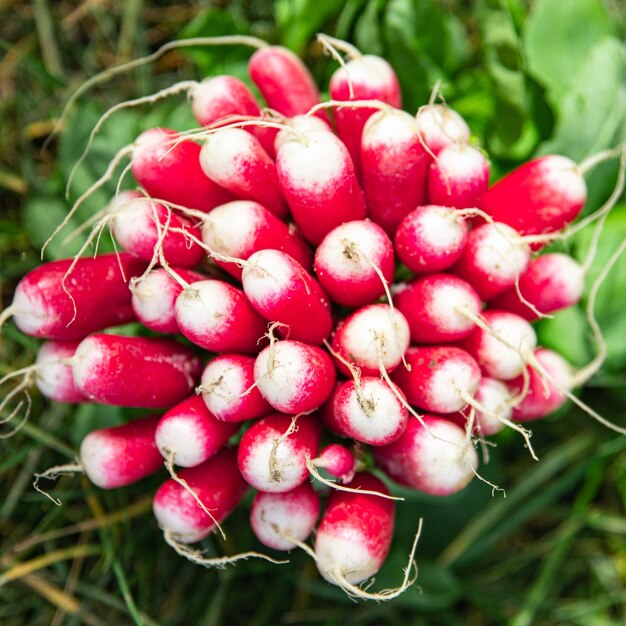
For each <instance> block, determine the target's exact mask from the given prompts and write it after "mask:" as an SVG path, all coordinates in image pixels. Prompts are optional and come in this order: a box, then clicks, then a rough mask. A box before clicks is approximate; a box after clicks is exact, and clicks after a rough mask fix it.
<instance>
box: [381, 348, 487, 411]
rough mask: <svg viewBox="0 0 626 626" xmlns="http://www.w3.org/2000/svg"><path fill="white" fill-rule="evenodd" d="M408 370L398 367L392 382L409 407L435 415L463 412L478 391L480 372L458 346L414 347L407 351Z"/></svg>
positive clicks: (474, 362) (476, 365) (471, 359)
mask: <svg viewBox="0 0 626 626" xmlns="http://www.w3.org/2000/svg"><path fill="white" fill-rule="evenodd" d="M406 360H407V363H408V364H409V368H410V369H407V368H404V367H399V368H398V369H397V370H396V371H395V372H394V373H393V374H392V375H391V378H392V380H393V382H394V383H396V385H398V387H400V389H401V390H402V391H403V392H404V395H405V396H406V399H407V400H408V401H409V404H411V405H413V406H416V407H418V408H420V409H424V410H425V411H428V412H432V413H454V412H456V411H460V410H461V409H463V408H464V407H465V406H466V405H467V404H468V402H469V401H471V399H472V396H473V395H474V394H475V393H476V390H477V389H478V384H479V382H480V368H479V367H478V363H476V361H475V360H474V359H473V358H472V357H471V356H470V355H469V354H468V353H467V352H466V351H465V350H461V348H457V347H456V346H433V347H412V348H409V349H408V350H407V353H406Z"/></svg>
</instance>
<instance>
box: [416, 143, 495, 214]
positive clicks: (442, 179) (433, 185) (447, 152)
mask: <svg viewBox="0 0 626 626" xmlns="http://www.w3.org/2000/svg"><path fill="white" fill-rule="evenodd" d="M488 184H489V162H488V161H487V159H486V158H485V156H484V155H483V153H482V152H481V151H480V150H479V149H478V148H475V147H474V146H470V145H467V144H450V145H449V146H446V147H445V148H443V149H442V150H441V152H439V154H438V155H437V160H436V161H434V162H433V163H432V164H431V166H430V171H429V172H428V202H429V203H431V204H439V205H443V206H450V207H454V208H456V209H469V208H473V207H477V206H480V203H481V200H482V197H483V196H484V195H485V192H486V191H487V186H488Z"/></svg>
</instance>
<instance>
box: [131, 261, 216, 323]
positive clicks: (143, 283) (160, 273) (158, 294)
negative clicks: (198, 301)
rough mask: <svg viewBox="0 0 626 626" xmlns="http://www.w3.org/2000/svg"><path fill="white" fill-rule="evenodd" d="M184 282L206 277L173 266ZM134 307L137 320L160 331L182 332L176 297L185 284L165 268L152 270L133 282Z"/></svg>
mask: <svg viewBox="0 0 626 626" xmlns="http://www.w3.org/2000/svg"><path fill="white" fill-rule="evenodd" d="M172 270H173V271H174V272H175V273H176V274H177V275H178V276H180V278H182V279H183V280H184V281H186V282H189V283H193V282H196V281H198V280H203V279H204V278H205V276H203V275H202V274H199V273H198V272H193V271H191V270H187V269H181V268H178V267H177V268H172ZM130 289H131V291H132V294H133V295H132V306H133V311H134V312H135V315H136V316H137V319H138V320H139V321H140V322H141V323H142V324H143V325H144V326H145V327H146V328H149V329H150V330H153V331H155V332H157V333H171V334H174V333H178V332H180V330H179V328H178V323H177V322H176V316H175V309H174V306H175V304H176V298H178V295H179V294H180V292H181V291H182V290H183V286H182V285H181V284H180V283H178V282H176V281H175V280H174V279H173V278H172V277H171V276H170V275H169V274H168V273H167V271H166V270H164V269H163V268H158V269H155V270H152V271H151V272H149V273H148V274H146V275H145V276H143V277H142V278H141V279H140V280H138V281H136V282H134V283H133V284H132V285H131V288H130Z"/></svg>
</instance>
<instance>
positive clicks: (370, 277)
mask: <svg viewBox="0 0 626 626" xmlns="http://www.w3.org/2000/svg"><path fill="white" fill-rule="evenodd" d="M394 271H395V263H394V255H393V245H392V243H391V241H390V239H389V237H388V236H387V234H386V233H385V231H384V230H383V229H382V228H381V227H380V226H377V225H376V224H374V222H370V221H369V220H357V221H354V222H346V223H345V224H342V225H341V226H337V228H334V229H333V230H331V231H330V232H329V233H328V234H327V235H326V237H324V239H323V241H322V243H321V244H320V245H319V246H318V248H317V250H316V252H315V273H316V274H317V277H318V279H319V281H320V283H321V285H322V287H323V288H324V289H325V291H326V293H328V295H329V296H330V298H331V299H332V301H333V302H336V303H337V304H341V305H344V306H349V307H360V306H363V305H365V304H369V303H370V302H372V301H373V300H376V299H377V298H380V297H381V296H382V295H383V294H384V293H385V287H386V284H385V283H391V282H392V281H393V274H394Z"/></svg>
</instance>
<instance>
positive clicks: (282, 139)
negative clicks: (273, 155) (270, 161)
mask: <svg viewBox="0 0 626 626" xmlns="http://www.w3.org/2000/svg"><path fill="white" fill-rule="evenodd" d="M285 125H286V126H287V128H283V129H282V130H279V131H278V133H277V135H276V139H275V141H274V147H275V149H276V152H278V151H279V150H280V148H281V147H282V146H283V144H284V143H286V142H287V141H289V140H291V139H293V138H294V132H293V131H294V130H295V131H297V132H299V133H302V134H303V135H307V134H308V133H310V132H314V131H326V132H329V133H332V132H333V130H332V128H331V127H330V126H329V125H328V122H325V121H324V120H323V119H321V118H319V117H315V116H314V115H294V116H293V117H290V118H287V119H286V120H285ZM291 129H293V130H291ZM296 135H297V133H296Z"/></svg>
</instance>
